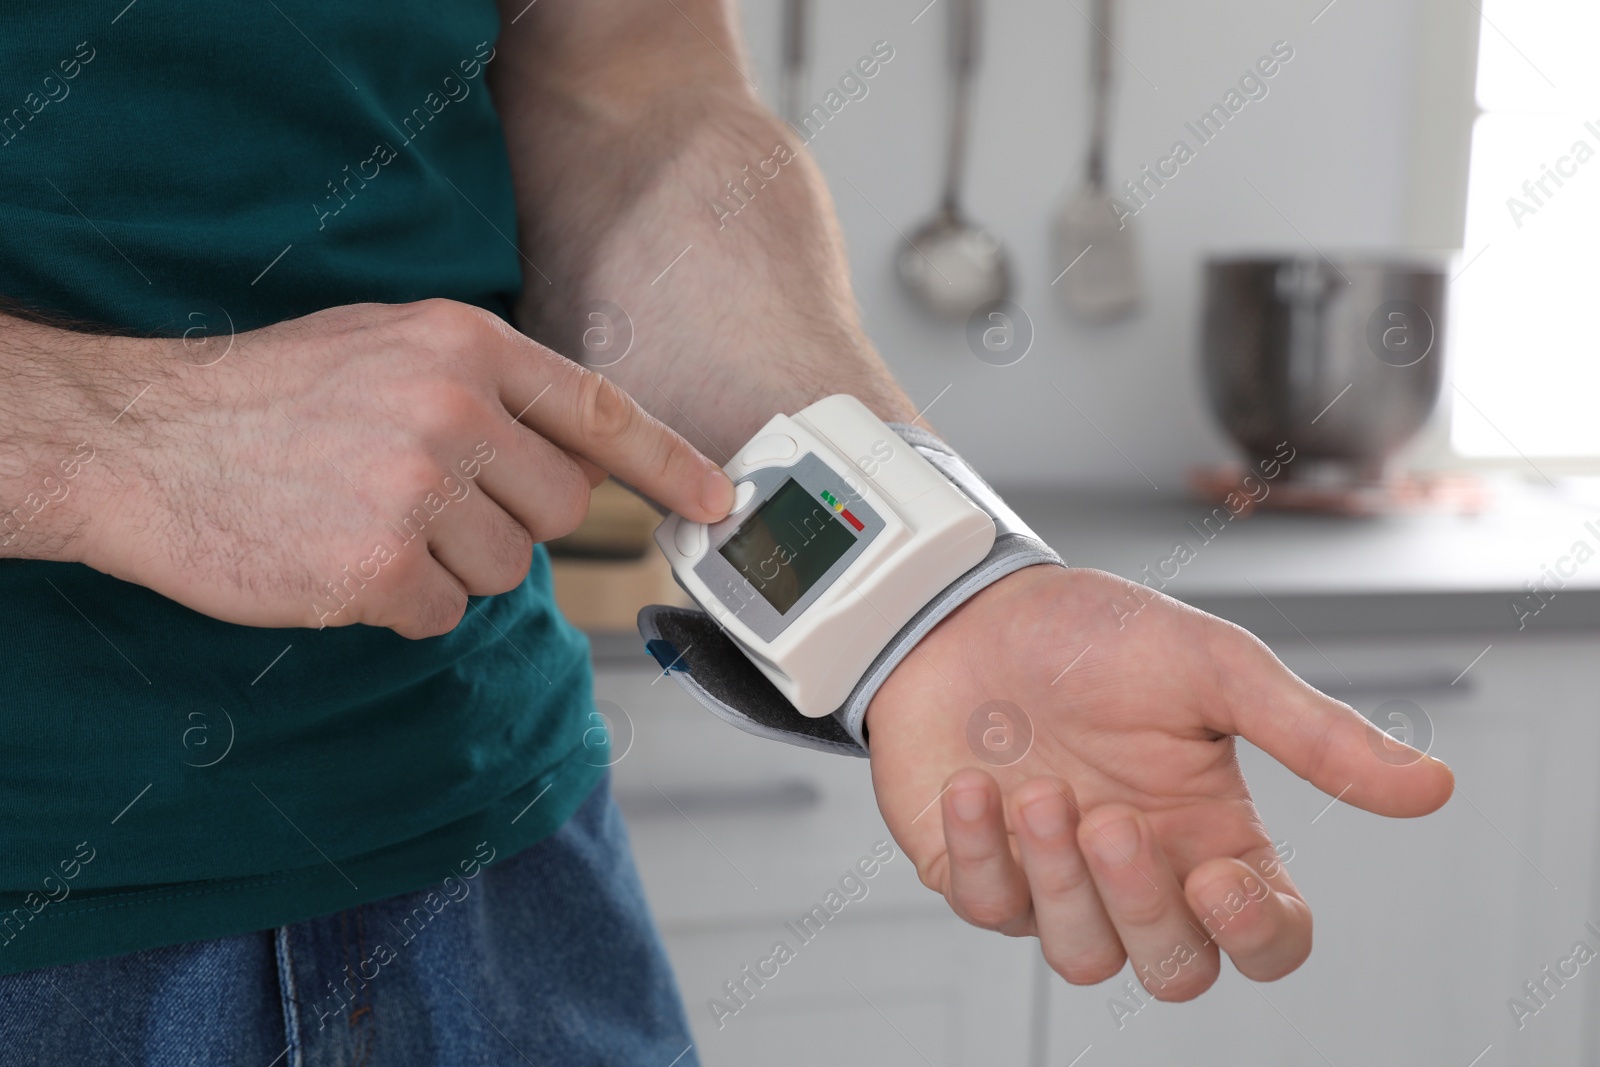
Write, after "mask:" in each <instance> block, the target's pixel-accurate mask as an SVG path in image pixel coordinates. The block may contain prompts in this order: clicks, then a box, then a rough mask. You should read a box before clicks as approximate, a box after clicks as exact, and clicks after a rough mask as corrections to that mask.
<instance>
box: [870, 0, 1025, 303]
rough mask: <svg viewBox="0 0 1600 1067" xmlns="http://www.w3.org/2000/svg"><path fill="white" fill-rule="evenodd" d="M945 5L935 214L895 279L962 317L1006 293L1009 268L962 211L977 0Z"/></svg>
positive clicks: (918, 297)
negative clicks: (945, 106)
mask: <svg viewBox="0 0 1600 1067" xmlns="http://www.w3.org/2000/svg"><path fill="white" fill-rule="evenodd" d="M946 3H947V5H948V7H949V9H950V42H949V44H950V47H949V64H950V144H949V153H948V155H947V156H946V157H945V173H944V194H943V198H942V200H941V203H940V205H939V210H938V212H937V213H936V214H935V215H934V216H933V218H931V219H929V220H928V222H927V223H925V224H924V225H923V226H922V228H921V229H919V230H917V232H916V233H915V234H913V235H912V236H911V238H910V242H911V247H909V248H906V249H905V250H904V251H903V252H901V253H900V257H899V260H898V266H899V273H900V281H901V283H902V284H903V285H904V286H905V288H906V292H908V293H909V294H910V295H911V297H912V299H914V300H915V301H916V302H917V303H918V304H920V305H921V306H922V307H923V308H924V309H925V310H927V311H928V312H929V313H930V314H933V315H936V316H938V317H940V318H945V319H965V318H967V317H968V316H970V315H971V314H972V313H973V312H975V311H977V310H978V309H979V308H982V307H983V306H984V305H986V304H989V303H992V302H993V301H996V300H1003V299H1005V297H1007V296H1008V295H1009V294H1010V291H1011V267H1010V265H1009V263H1008V262H1007V260H1006V253H1005V249H1004V248H1002V247H1001V245H1000V242H999V241H998V240H996V239H995V237H994V235H993V234H991V233H989V231H988V230H985V229H984V228H983V227H981V226H979V225H977V224H976V223H973V222H971V221H969V220H968V219H967V218H966V217H965V216H964V215H963V214H962V211H961V172H962V169H963V165H964V164H965V162H966V149H967V144H966V142H967V127H968V123H969V113H970V111H971V102H972V100H971V98H972V76H973V72H974V70H975V68H976V67H977V50H978V48H977V36H978V0H946Z"/></svg>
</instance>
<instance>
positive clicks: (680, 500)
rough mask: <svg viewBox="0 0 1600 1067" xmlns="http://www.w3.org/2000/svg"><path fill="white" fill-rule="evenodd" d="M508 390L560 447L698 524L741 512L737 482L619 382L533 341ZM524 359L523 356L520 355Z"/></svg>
mask: <svg viewBox="0 0 1600 1067" xmlns="http://www.w3.org/2000/svg"><path fill="white" fill-rule="evenodd" d="M528 343H529V345H530V346H531V347H533V348H534V349H536V350H537V356H536V358H533V359H525V358H524V359H519V360H517V364H516V369H515V371H514V372H513V373H511V374H509V375H507V376H506V380H505V381H503V382H502V383H501V385H500V394H501V396H500V398H501V402H502V403H504V404H505V405H506V410H507V411H508V412H510V413H511V414H512V415H513V417H515V418H516V419H517V420H518V421H519V422H521V423H522V424H523V425H525V426H527V427H528V428H529V429H532V430H534V431H535V432H537V433H538V434H540V435H541V436H542V437H544V438H546V439H547V440H549V441H550V442H552V443H553V444H555V445H557V446H559V447H560V448H562V449H564V450H566V451H567V452H570V453H572V454H573V455H574V456H576V457H578V458H580V459H582V460H587V461H588V462H589V463H592V464H594V465H595V466H596V467H599V468H600V469H602V470H604V471H606V472H607V473H608V474H611V475H614V476H615V477H616V478H618V479H619V480H621V481H623V482H626V483H627V484H628V485H630V486H632V487H634V488H635V489H637V490H639V491H640V492H641V493H644V494H645V495H646V496H648V497H649V498H650V499H652V500H654V501H656V502H657V503H659V504H661V505H663V506H665V507H666V508H668V509H670V510H671V511H674V512H677V513H678V514H679V515H682V516H684V517H685V518H687V519H692V520H694V521H695V522H715V521H716V520H718V519H720V518H722V517H723V516H725V515H727V513H728V511H729V510H730V509H731V508H732V507H733V483H732V482H731V481H729V480H728V476H727V475H726V474H724V473H723V471H722V468H721V467H719V466H718V465H717V464H716V463H715V462H713V461H712V460H710V459H708V458H707V457H705V456H704V455H702V454H701V453H700V452H699V450H698V449H696V448H695V447H694V446H693V445H691V444H690V443H689V442H688V441H686V440H684V438H683V437H682V436H680V435H679V434H677V433H676V432H674V431H673V430H672V429H671V428H669V427H668V426H666V425H665V424H664V423H662V422H661V421H660V420H658V419H656V418H655V417H654V416H652V415H651V414H650V413H649V412H647V411H645V410H644V409H643V408H641V407H640V406H639V405H638V403H636V402H635V401H634V399H633V397H631V396H629V395H628V394H627V393H626V392H625V391H623V389H622V387H621V386H619V385H617V384H616V383H615V382H613V381H611V380H610V379H608V378H606V377H604V376H603V375H600V374H596V373H595V372H594V371H592V370H589V369H587V368H585V367H580V366H579V365H578V364H576V363H574V362H572V361H571V360H569V359H566V358H565V357H563V356H560V355H558V354H556V353H554V352H550V351H549V350H548V349H543V348H542V347H541V346H539V345H536V344H534V343H533V342H531V341H530V342H528ZM518 355H521V353H518Z"/></svg>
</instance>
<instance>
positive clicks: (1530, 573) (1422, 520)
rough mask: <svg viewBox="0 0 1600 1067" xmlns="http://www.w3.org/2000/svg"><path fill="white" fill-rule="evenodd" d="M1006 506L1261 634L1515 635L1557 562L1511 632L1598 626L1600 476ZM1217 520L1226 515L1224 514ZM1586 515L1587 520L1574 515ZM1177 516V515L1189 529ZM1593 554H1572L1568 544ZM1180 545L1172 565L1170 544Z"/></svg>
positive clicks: (630, 642)
mask: <svg viewBox="0 0 1600 1067" xmlns="http://www.w3.org/2000/svg"><path fill="white" fill-rule="evenodd" d="M1002 493H1003V495H1004V496H1005V498H1006V500H1007V501H1008V502H1009V503H1010V504H1011V505H1012V507H1014V508H1015V509H1016V510H1017V513H1018V514H1020V515H1021V516H1022V518H1023V519H1024V520H1025V521H1027V522H1028V523H1029V524H1030V525H1032V526H1033V528H1034V530H1035V532H1037V533H1038V534H1039V535H1040V536H1041V537H1043V538H1044V539H1045V540H1046V541H1047V542H1049V543H1050V544H1051V545H1052V546H1053V547H1054V548H1055V549H1056V550H1057V551H1058V552H1060V553H1061V554H1062V555H1063V556H1064V557H1065V558H1066V560H1067V561H1068V562H1069V563H1071V564H1072V565H1073V566H1079V567H1094V568H1098V569H1100V570H1106V571H1110V572H1112V573H1113V574H1120V575H1122V576H1123V577H1126V578H1131V579H1134V580H1136V581H1137V580H1142V578H1143V576H1144V575H1145V574H1146V573H1147V569H1148V573H1149V574H1150V575H1152V576H1154V577H1155V578H1156V579H1157V581H1159V580H1161V579H1162V577H1163V576H1164V575H1174V576H1173V577H1170V578H1166V579H1165V582H1164V585H1162V584H1157V581H1152V582H1151V583H1150V584H1152V585H1155V586H1156V587H1157V588H1161V589H1162V591H1163V592H1166V593H1168V594H1170V595H1172V596H1174V597H1177V598H1178V599H1179V600H1183V601H1185V602H1186V603H1190V604H1193V605H1194V606H1196V607H1198V608H1201V609H1203V610H1205V611H1209V612H1211V613H1213V614H1215V615H1220V616H1222V617H1223V618H1225V619H1230V620H1232V621H1233V622H1236V623H1238V624H1239V625H1241V626H1244V627H1245V628H1246V629H1248V630H1250V631H1252V632H1253V633H1257V634H1260V635H1262V636H1263V637H1270V636H1275V635H1282V634H1290V633H1301V634H1382V633H1419V632H1436V633H1452V632H1462V631H1487V632H1491V633H1493V632H1499V633H1505V634H1512V633H1517V632H1519V630H1518V621H1519V619H1518V614H1517V612H1516V611H1515V610H1514V609H1513V603H1515V602H1519V601H1520V602H1523V603H1525V604H1526V605H1527V606H1530V607H1532V606H1537V605H1538V601H1536V600H1533V599H1526V598H1527V597H1528V591H1527V588H1526V586H1527V583H1530V582H1536V581H1539V580H1540V579H1541V577H1542V576H1543V574H1544V573H1545V568H1547V567H1549V568H1554V567H1556V566H1557V565H1558V564H1559V565H1560V566H1562V567H1563V568H1564V569H1566V570H1567V571H1569V572H1571V573H1570V575H1569V576H1566V577H1564V578H1563V579H1562V580H1563V581H1565V583H1566V584H1565V586H1564V587H1560V591H1559V593H1558V595H1557V596H1555V597H1554V598H1549V603H1548V605H1547V606H1546V607H1544V608H1543V609H1542V610H1540V611H1539V612H1538V613H1537V614H1536V615H1534V616H1532V617H1530V618H1528V620H1527V626H1526V628H1525V629H1524V630H1523V631H1522V632H1525V633H1538V632H1545V631H1550V630H1571V629H1574V628H1579V629H1586V628H1594V629H1600V481H1596V480H1590V479H1574V480H1568V481H1562V482H1560V483H1559V484H1558V487H1557V488H1551V487H1549V486H1547V485H1544V484H1543V483H1539V484H1538V485H1537V486H1536V487H1535V486H1530V485H1528V484H1526V483H1525V482H1521V481H1518V480H1512V479H1506V480H1503V481H1496V482H1494V483H1493V484H1492V486H1491V493H1492V496H1491V502H1490V505H1489V507H1488V508H1487V509H1486V510H1485V511H1484V513H1483V514H1481V515H1476V516H1463V515H1448V514H1427V513H1419V514H1410V515H1392V516H1385V517H1377V518H1341V517H1331V516H1324V515H1307V514H1297V513H1283V512H1265V511H1263V512H1256V513H1255V514H1252V515H1249V516H1247V517H1244V518H1235V519H1231V520H1229V521H1228V522H1226V523H1223V522H1221V521H1220V520H1219V519H1213V521H1212V524H1211V526H1210V537H1209V539H1207V538H1206V537H1204V536H1203V535H1202V532H1201V529H1200V527H1201V524H1202V522H1203V520H1204V519H1205V518H1206V517H1207V516H1209V515H1211V514H1212V508H1210V507H1208V506H1206V505H1204V504H1202V503H1199V502H1198V501H1195V500H1193V499H1191V498H1189V497H1188V496H1187V495H1186V494H1185V493H1184V492H1183V491H1182V490H1166V491H1162V492H1146V493H1140V494H1130V493H1107V492H1089V491H1072V490H1068V491H1063V490H1042V489H1008V490H1003V491H1002ZM1223 514H1226V512H1224V513H1223ZM1589 523H1593V527H1592V528H1591V527H1590V526H1589V525H1588V524H1589ZM1191 524H1192V525H1191ZM1580 541H1581V542H1583V543H1584V544H1586V545H1587V546H1588V550H1589V551H1591V552H1592V553H1593V558H1588V559H1586V560H1583V561H1580V560H1579V559H1578V558H1577V556H1576V555H1575V554H1574V548H1575V546H1576V544H1577V543H1578V542H1580ZM1180 542H1181V543H1183V544H1185V545H1186V546H1187V559H1184V558H1183V555H1184V554H1183V553H1179V552H1178V551H1177V546H1178V545H1179V544H1180ZM590 638H591V640H592V641H593V642H594V645H595V655H596V657H597V658H606V659H613V658H625V659H626V660H628V661H633V660H637V659H638V658H639V657H640V655H641V653H640V650H639V638H638V635H637V634H631V633H622V634H614V633H591V634H590Z"/></svg>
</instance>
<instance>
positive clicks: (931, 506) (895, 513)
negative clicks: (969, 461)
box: [655, 394, 995, 718]
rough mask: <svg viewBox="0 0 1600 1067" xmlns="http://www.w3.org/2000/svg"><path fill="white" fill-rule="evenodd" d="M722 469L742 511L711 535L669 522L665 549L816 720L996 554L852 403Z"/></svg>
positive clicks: (782, 430) (983, 532) (959, 500)
mask: <svg viewBox="0 0 1600 1067" xmlns="http://www.w3.org/2000/svg"><path fill="white" fill-rule="evenodd" d="M723 470H724V471H726V472H727V474H728V477H729V478H731V479H733V482H734V486H735V495H734V510H733V512H732V513H731V514H730V515H729V516H728V517H727V518H725V519H723V520H721V521H720V522H716V523H712V524H710V525H707V524H705V523H697V522H689V521H688V520H686V519H684V518H682V517H681V516H678V515H671V516H668V518H667V519H666V521H664V522H663V523H662V524H661V525H660V526H659V527H657V529H656V533H655V538H656V543H657V544H658V545H660V546H661V550H662V551H663V552H664V553H666V556H667V559H668V560H669V561H670V562H671V564H672V570H673V575H674V576H675V577H676V579H677V581H678V584H679V585H681V586H682V587H683V588H684V590H685V591H686V592H688V594H689V595H690V596H691V597H692V598H693V599H694V600H695V602H696V603H697V604H698V605H699V606H700V607H701V608H703V609H704V610H705V611H707V612H708V613H709V614H710V615H711V616H712V618H714V619H715V620H716V621H717V622H718V623H719V624H720V625H721V626H722V628H723V629H724V631H725V632H726V633H727V634H728V635H729V636H730V637H732V638H733V640H734V642H735V643H736V644H737V645H738V646H739V647H740V649H741V650H742V651H743V652H744V653H745V655H747V656H748V657H749V658H750V660H751V661H752V662H753V663H754V664H755V665H756V666H757V667H758V668H759V669H760V670H761V672H762V673H763V674H765V675H766V676H767V677H768V678H769V679H771V680H772V683H773V684H774V685H775V686H777V687H778V689H779V691H780V692H782V693H783V695H784V696H785V697H787V698H788V699H789V702H790V703H791V704H793V705H794V706H795V707H796V708H797V709H798V710H799V711H801V712H802V713H803V714H805V715H809V716H812V717H814V718H815V717H820V716H823V715H828V714H831V713H832V712H833V711H834V710H835V709H837V708H838V707H839V706H840V705H842V704H843V703H844V701H845V699H846V698H847V697H848V696H849V695H850V691H851V690H852V689H853V688H855V685H856V683H857V682H858V681H859V680H860V679H861V677H862V675H864V674H865V673H866V671H867V668H868V667H869V666H870V665H871V663H872V661H873V659H875V658H876V657H877V655H878V653H879V652H881V651H882V650H883V648H884V647H885V646H886V645H887V644H888V643H889V641H890V639H892V638H893V637H894V635H895V634H896V633H898V632H899V631H900V630H901V628H903V627H904V626H905V625H906V623H907V622H909V621H910V620H911V617H912V616H913V615H915V614H916V613H917V612H918V611H919V610H920V609H921V608H922V607H923V606H924V605H926V604H927V603H929V602H930V601H931V600H933V598H934V596H935V595H936V594H938V593H939V591H940V590H942V589H943V588H944V587H945V586H947V585H949V584H950V583H951V582H953V581H955V579H957V578H959V577H960V576H961V575H962V574H964V573H966V571H968V570H970V569H971V568H972V567H974V566H976V565H977V564H978V563H979V562H981V561H982V560H983V559H984V557H985V556H987V555H988V554H989V550H990V549H991V548H992V547H993V545H994V540H995V524H994V520H993V519H991V518H990V517H989V515H988V514H987V513H985V512H984V511H982V510H980V509H979V508H978V507H977V506H976V505H975V504H973V503H972V501H971V500H969V499H968V498H967V496H966V495H965V494H964V493H962V491H961V490H960V489H958V488H956V486H955V485H954V484H953V483H952V482H951V481H949V479H947V478H946V477H945V476H944V475H943V474H941V473H940V472H939V471H938V469H937V468H935V467H934V466H933V464H931V463H929V462H928V461H927V460H926V459H924V458H923V457H922V456H921V455H920V454H919V453H918V452H917V451H916V450H915V449H914V448H912V447H911V446H910V445H909V444H907V443H906V442H905V441H904V440H903V439H901V437H900V436H899V435H898V434H896V433H895V432H894V431H893V430H892V429H890V428H889V427H888V426H887V425H885V424H884V422H883V421H882V420H881V419H879V418H878V417H877V416H876V415H874V414H873V413H872V412H871V411H870V410H868V409H867V407H866V405H865V404H863V403H861V401H859V400H857V399H856V398H855V397H853V396H847V395H843V394H840V395H835V396H830V397H827V398H825V399H823V400H819V401H817V402H816V403H814V404H812V405H810V406H809V407H806V408H804V409H803V410H801V411H799V412H796V413H795V414H794V415H793V416H789V415H775V416H773V417H772V419H771V420H769V421H768V422H767V424H766V425H765V426H763V427H762V428H761V430H760V432H759V433H757V434H756V435H755V436H754V437H753V438H751V439H750V441H749V442H748V443H747V444H746V445H745V446H744V447H743V448H741V449H740V450H739V453H738V454H737V455H736V456H735V457H734V458H733V459H732V460H731V461H730V462H729V463H728V464H727V465H726V466H724V467H723ZM768 505H771V506H770V507H769V506H768Z"/></svg>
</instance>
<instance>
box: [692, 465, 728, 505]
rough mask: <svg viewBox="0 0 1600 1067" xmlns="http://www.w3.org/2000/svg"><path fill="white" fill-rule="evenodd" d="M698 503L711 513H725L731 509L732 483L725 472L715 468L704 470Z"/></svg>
mask: <svg viewBox="0 0 1600 1067" xmlns="http://www.w3.org/2000/svg"><path fill="white" fill-rule="evenodd" d="M700 503H701V504H703V505H705V509H706V510H707V511H709V512H711V513H712V514H713V515H726V514H727V513H728V512H729V511H731V510H732V509H733V483H732V482H731V481H729V480H728V476H727V475H726V474H724V473H722V471H720V470H717V469H712V470H708V471H706V478H705V484H704V488H702V489H701V491H700Z"/></svg>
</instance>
